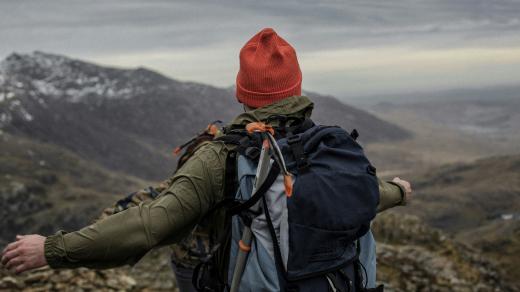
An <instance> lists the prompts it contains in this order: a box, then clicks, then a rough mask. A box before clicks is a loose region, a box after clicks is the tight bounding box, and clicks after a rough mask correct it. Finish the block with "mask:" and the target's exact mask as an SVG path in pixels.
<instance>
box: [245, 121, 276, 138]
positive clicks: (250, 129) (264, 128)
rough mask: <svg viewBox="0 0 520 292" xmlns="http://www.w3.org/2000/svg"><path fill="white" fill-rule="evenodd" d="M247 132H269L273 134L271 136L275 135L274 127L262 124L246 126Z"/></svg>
mask: <svg viewBox="0 0 520 292" xmlns="http://www.w3.org/2000/svg"><path fill="white" fill-rule="evenodd" d="M246 130H247V132H248V133H253V132H262V133H264V132H269V133H271V135H274V129H273V127H272V126H271V125H266V124H265V123H262V122H254V123H249V124H247V125H246Z"/></svg>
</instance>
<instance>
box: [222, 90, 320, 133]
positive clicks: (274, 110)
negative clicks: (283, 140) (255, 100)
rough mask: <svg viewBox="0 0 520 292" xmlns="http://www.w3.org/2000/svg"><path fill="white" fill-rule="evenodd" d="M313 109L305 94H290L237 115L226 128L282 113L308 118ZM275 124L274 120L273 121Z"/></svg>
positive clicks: (288, 115)
mask: <svg viewBox="0 0 520 292" xmlns="http://www.w3.org/2000/svg"><path fill="white" fill-rule="evenodd" d="M313 109H314V103H313V102H312V101H311V100H310V99H309V98H308V97H306V96H291V97H288V98H284V99H282V100H280V101H278V102H276V103H272V104H269V105H266V106H263V107H260V108H256V109H254V110H250V111H246V112H244V113H242V114H240V115H238V116H237V117H236V118H235V119H234V120H233V121H232V122H231V123H230V124H229V125H228V128H243V127H245V126H246V125H247V124H249V123H252V122H260V121H265V120H267V119H268V118H269V117H270V116H272V115H284V116H287V117H295V118H309V117H310V116H311V114H312V110H313ZM273 126H277V125H276V120H275V121H273Z"/></svg>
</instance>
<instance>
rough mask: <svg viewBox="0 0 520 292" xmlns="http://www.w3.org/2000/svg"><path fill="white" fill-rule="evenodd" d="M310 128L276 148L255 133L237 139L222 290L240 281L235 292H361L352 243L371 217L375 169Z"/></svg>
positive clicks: (339, 138) (333, 136)
mask: <svg viewBox="0 0 520 292" xmlns="http://www.w3.org/2000/svg"><path fill="white" fill-rule="evenodd" d="M308 121H309V120H307V126H305V127H301V128H300V132H298V131H296V132H295V133H292V131H287V132H286V134H287V135H286V136H285V137H282V136H280V135H277V136H278V138H280V139H278V140H276V141H274V138H273V137H272V136H271V137H269V136H270V134H268V133H257V132H256V133H255V132H254V131H252V132H251V131H250V132H251V133H249V134H244V133H242V134H241V135H242V138H236V139H235V140H236V141H240V140H241V141H242V145H239V146H238V147H237V149H239V154H238V159H237V164H236V165H237V177H238V180H237V181H238V190H237V192H236V195H235V204H234V205H233V206H232V207H231V208H230V209H229V214H230V215H232V223H231V224H232V230H231V247H230V257H229V268H228V271H227V276H228V278H227V283H228V285H232V283H236V282H237V281H238V282H239V285H238V287H239V289H238V291H328V290H331V291H336V290H337V291H362V288H361V286H362V284H361V283H362V282H363V280H362V279H363V275H362V274H361V273H362V267H361V265H360V264H359V261H358V254H359V250H358V249H357V247H356V242H357V240H358V239H359V238H360V237H361V236H363V235H364V234H365V233H366V232H367V231H368V230H369V228H370V221H371V220H372V219H373V218H374V217H375V215H376V207H377V203H378V200H379V189H378V182H377V178H376V176H375V168H374V167H372V166H371V164H370V163H369V161H368V160H367V158H366V157H365V155H364V153H363V150H362V148H361V147H360V146H359V145H358V144H357V143H356V142H355V140H354V139H353V138H352V137H351V136H350V135H349V134H348V133H347V132H346V131H345V130H343V129H341V128H339V127H326V126H315V125H314V124H313V123H310V125H309V122H308ZM235 135H236V133H235ZM228 140H229V139H228ZM246 140H247V142H244V141H246ZM254 141H257V142H254ZM258 141H260V143H259V142H258ZM268 141H270V143H268ZM260 147H261V148H262V150H260V149H259V148H260ZM262 152H264V155H268V160H267V161H268V163H267V164H266V163H262ZM264 161H265V160H264ZM265 167H267V169H268V170H265V171H264V173H265V175H264V177H265V179H264V178H260V180H259V182H258V183H257V182H256V180H258V177H259V173H262V170H259V168H265ZM291 180H292V182H291ZM291 188H292V189H293V190H292V191H291ZM244 227H246V229H250V231H251V233H252V238H253V240H252V242H251V244H250V245H249V244H248V243H245V242H244V240H243V237H244V232H245V231H244V230H245V229H244ZM240 253H245V254H248V256H247V259H246V261H245V262H244V263H241V261H242V259H241V256H240ZM237 269H243V271H242V272H238V273H237V271H236V270H237ZM237 275H238V276H237ZM233 277H239V280H237V279H235V280H234V279H233Z"/></svg>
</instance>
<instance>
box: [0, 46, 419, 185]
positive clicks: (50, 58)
mask: <svg viewBox="0 0 520 292" xmlns="http://www.w3.org/2000/svg"><path fill="white" fill-rule="evenodd" d="M310 97H311V98H312V99H313V100H314V101H315V103H316V115H315V120H317V121H318V122H321V123H325V124H338V125H340V126H344V127H346V128H347V129H352V128H357V129H359V130H360V132H361V133H362V134H361V139H362V141H364V142H375V141H395V140H400V139H404V138H407V137H408V136H409V133H408V132H407V131H405V130H403V129H401V128H399V127H397V126H395V125H392V124H390V123H388V122H385V121H382V120H381V119H379V118H377V117H375V116H374V115H371V114H369V113H367V112H365V111H362V110H359V109H356V108H353V107H350V106H347V105H345V104H343V103H341V102H339V101H338V100H336V99H334V98H333V97H325V96H321V95H319V94H310ZM240 111H242V108H241V106H240V104H239V103H237V102H236V99H235V98H234V95H233V92H232V90H230V89H223V88H217V87H213V86H208V85H204V84H198V83H193V82H179V81H176V80H173V79H170V78H167V77H165V76H163V75H161V74H158V73H156V72H153V71H150V70H147V69H143V68H139V69H132V70H126V69H115V68H108V67H103V66H98V65H95V64H92V63H88V62H84V61H79V60H75V59H70V58H67V57H64V56H59V55H53V54H47V53H42V52H34V53H32V54H12V55H10V56H9V57H7V58H6V59H5V60H3V61H2V62H0V129H2V130H3V131H7V132H9V133H11V134H13V135H24V136H25V137H30V138H31V139H36V140H38V141H43V142H46V143H51V144H56V145H59V146H62V147H64V148H66V149H69V150H71V151H72V152H74V153H76V154H78V155H79V156H81V157H83V158H85V159H89V160H92V161H95V162H97V163H99V164H101V165H103V166H105V167H107V168H109V169H112V170H116V171H122V172H125V173H129V174H132V175H136V176H141V177H144V178H147V179H155V180H158V179H162V178H164V176H165V175H167V174H168V173H170V172H171V171H172V169H173V165H174V164H173V163H174V160H173V158H172V157H171V149H172V148H173V147H174V146H176V145H178V144H180V143H181V142H183V141H185V139H186V138H187V137H189V136H191V135H192V134H193V133H195V132H196V131H198V130H199V129H201V128H202V127H204V126H205V125H207V123H208V122H210V121H213V120H216V119H220V120H223V121H230V120H231V119H232V118H233V117H234V116H235V115H236V114H237V113H240Z"/></svg>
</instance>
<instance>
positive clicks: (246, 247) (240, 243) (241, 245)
mask: <svg viewBox="0 0 520 292" xmlns="http://www.w3.org/2000/svg"><path fill="white" fill-rule="evenodd" d="M238 248H240V250H241V251H245V252H250V251H251V246H250V245H246V244H245V243H244V242H243V241H242V239H241V240H239V241H238Z"/></svg>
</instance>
